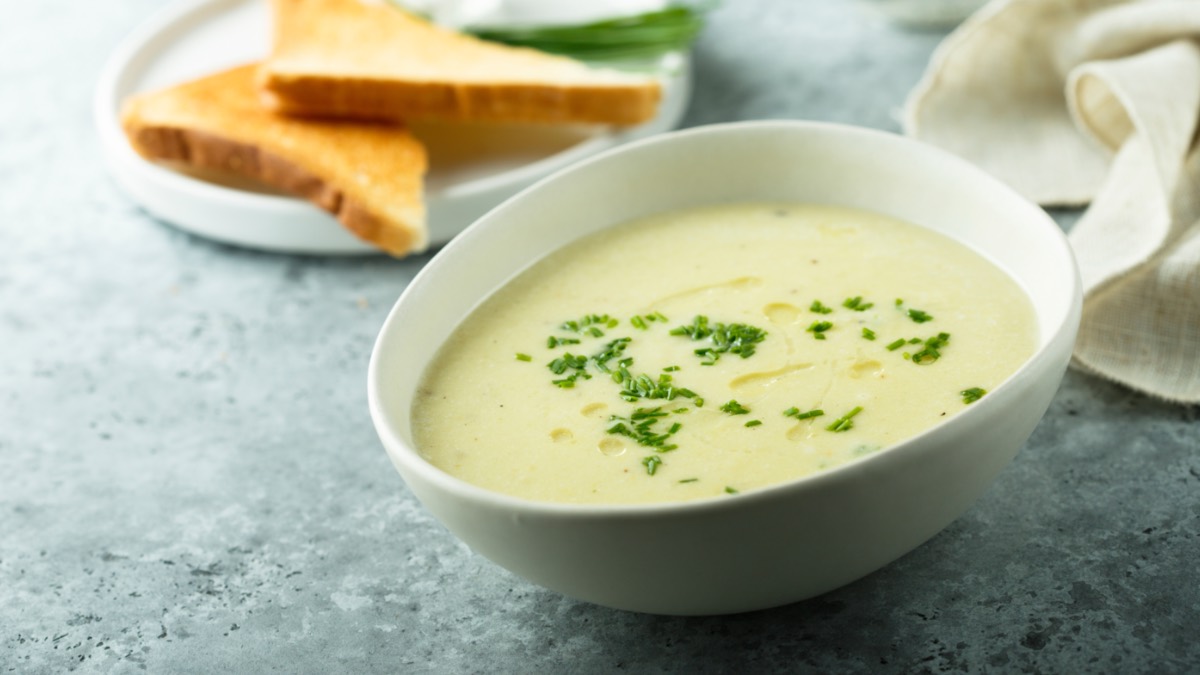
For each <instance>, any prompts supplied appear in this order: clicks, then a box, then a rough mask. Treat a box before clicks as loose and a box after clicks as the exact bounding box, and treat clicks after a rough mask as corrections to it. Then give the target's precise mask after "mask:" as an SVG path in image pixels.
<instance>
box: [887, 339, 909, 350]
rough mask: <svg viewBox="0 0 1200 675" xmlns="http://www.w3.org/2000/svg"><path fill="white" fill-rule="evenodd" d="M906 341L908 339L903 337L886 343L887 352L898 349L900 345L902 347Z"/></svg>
mask: <svg viewBox="0 0 1200 675" xmlns="http://www.w3.org/2000/svg"><path fill="white" fill-rule="evenodd" d="M907 342H908V340H905V339H904V338H900V339H898V340H896V341H895V342H893V343H892V344H890V345H888V346H887V350H888V351H889V352H894V351H896V350H897V349H900V348H901V347H903V346H904V345H905V344H906V343H907Z"/></svg>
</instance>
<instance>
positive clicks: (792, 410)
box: [783, 407, 800, 417]
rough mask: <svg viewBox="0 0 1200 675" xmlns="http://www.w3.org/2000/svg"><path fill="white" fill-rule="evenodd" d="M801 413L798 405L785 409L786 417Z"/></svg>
mask: <svg viewBox="0 0 1200 675" xmlns="http://www.w3.org/2000/svg"><path fill="white" fill-rule="evenodd" d="M799 414H800V409H799V408H796V407H791V408H788V409H787V410H784V411H783V416H784V417H792V416H793V415H799Z"/></svg>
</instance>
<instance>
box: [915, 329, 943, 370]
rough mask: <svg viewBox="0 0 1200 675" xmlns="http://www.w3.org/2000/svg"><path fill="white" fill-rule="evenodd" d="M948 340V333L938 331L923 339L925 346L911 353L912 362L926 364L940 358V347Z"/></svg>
mask: <svg viewBox="0 0 1200 675" xmlns="http://www.w3.org/2000/svg"><path fill="white" fill-rule="evenodd" d="M949 342H950V334H949V333H938V334H937V335H934V336H933V337H930V338H928V339H926V340H925V348H924V349H922V350H921V351H919V352H917V353H916V354H913V355H912V362H913V363H915V364H917V365H922V366H924V365H928V364H930V363H933V362H934V361H937V360H938V359H939V358H941V356H942V353H941V349H942V347H945V346H946V344H947V343H949Z"/></svg>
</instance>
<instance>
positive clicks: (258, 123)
mask: <svg viewBox="0 0 1200 675" xmlns="http://www.w3.org/2000/svg"><path fill="white" fill-rule="evenodd" d="M255 70H256V69H255V66H252V65H251V66H243V67H240V68H235V69H233V70H230V71H225V72H223V73H218V74H216V75H212V76H209V77H206V78H201V79H200V80H196V81H193V82H189V83H185V84H183V85H180V86H177V87H173V88H170V89H166V90H162V91H158V92H152V93H149V94H143V95H139V96H136V97H133V98H132V99H130V100H129V101H127V102H126V104H125V106H124V109H123V111H122V125H123V127H124V129H125V132H126V135H127V136H128V138H129V140H130V143H131V145H132V146H133V148H134V149H135V150H136V151H137V152H138V153H139V154H140V155H142V156H143V157H146V158H147V159H151V160H158V161H170V162H181V163H184V164H186V165H189V166H193V167H197V168H206V169H216V170H219V171H226V172H230V173H235V174H238V175H241V176H245V177H248V178H252V179H255V180H258V181H261V182H263V183H266V184H268V185H271V186H273V187H276V188H279V189H280V190H283V191H285V192H288V193H290V194H294V195H296V196H299V197H303V198H304V199H307V200H309V201H310V202H312V203H313V204H315V205H317V206H318V207H320V208H322V209H324V210H326V211H328V212H330V213H332V214H334V215H335V216H336V217H337V219H338V220H339V221H340V222H341V223H342V224H343V225H344V226H345V227H346V228H347V229H349V230H350V231H351V232H353V233H354V234H355V235H357V236H358V237H359V238H361V239H364V240H366V241H368V242H371V243H373V244H375V245H376V246H378V247H379V248H381V249H383V250H384V251H386V252H388V253H390V254H392V255H397V256H399V255H405V254H407V253H410V252H413V251H418V250H421V249H423V248H424V247H425V245H426V234H425V226H424V206H423V203H422V196H421V189H422V177H423V174H424V172H425V166H426V157H425V151H424V148H423V147H422V146H421V145H420V144H419V143H418V142H417V141H416V140H415V139H413V138H412V137H411V136H410V135H409V134H408V132H407V131H405V130H404V129H403V128H402V127H399V126H394V125H382V124H353V123H345V122H335V121H329V120H302V119H291V118H287V117H282V116H279V115H275V114H273V113H271V112H270V111H267V110H264V109H262V107H261V106H260V105H259V103H258V100H257V94H256V91H255V89H254V84H253V82H254V77H255V74H254V73H255Z"/></svg>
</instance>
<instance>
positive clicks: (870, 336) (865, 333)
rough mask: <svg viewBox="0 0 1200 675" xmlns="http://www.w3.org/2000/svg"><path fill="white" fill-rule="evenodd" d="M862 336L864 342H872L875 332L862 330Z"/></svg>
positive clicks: (866, 329) (868, 329) (867, 329)
mask: <svg viewBox="0 0 1200 675" xmlns="http://www.w3.org/2000/svg"><path fill="white" fill-rule="evenodd" d="M862 336H863V339H865V340H874V339H875V331H873V330H871V329H870V328H863V330H862Z"/></svg>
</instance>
